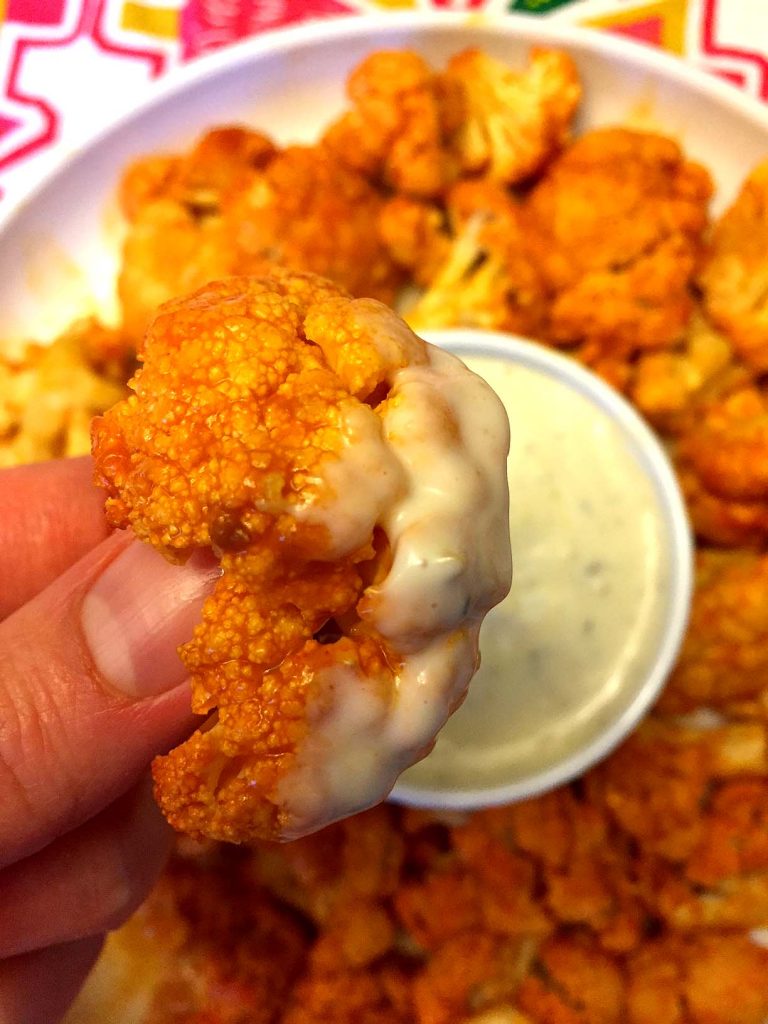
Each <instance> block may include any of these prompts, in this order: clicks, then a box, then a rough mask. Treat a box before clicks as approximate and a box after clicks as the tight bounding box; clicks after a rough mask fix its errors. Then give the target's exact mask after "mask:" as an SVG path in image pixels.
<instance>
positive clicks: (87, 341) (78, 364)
mask: <svg viewBox="0 0 768 1024" xmlns="http://www.w3.org/2000/svg"><path fill="white" fill-rule="evenodd" d="M125 360H126V348H125V345H124V342H123V339H122V336H121V335H120V334H118V333H117V332H115V331H112V330H110V329H109V328H106V327H102V326H101V325H100V324H98V323H97V322H96V321H93V320H84V321H81V322H80V323H76V324H74V325H73V326H72V327H70V328H69V329H68V330H67V331H65V332H64V333H63V334H62V335H61V336H60V337H59V338H57V339H56V340H55V341H53V342H52V343H51V344H50V345H34V344H32V345H27V346H26V347H25V348H24V350H23V351H22V352H19V354H18V355H15V356H12V355H10V354H9V355H7V356H4V357H3V356H0V467H5V466H16V465H20V464H21V463H26V462H40V461H43V460H45V459H55V458H61V457H67V456H72V455H84V454H85V453H86V452H87V451H88V449H89V447H90V425H91V418H92V417H93V416H94V415H95V414H96V413H100V412H102V411H103V410H104V409H106V408H108V407H109V406H110V405H112V404H114V403H115V402H116V401H118V399H120V398H121V397H122V396H123V394H124V393H125V387H124V385H123V383H122V374H123V372H124V371H125V369H126V366H125Z"/></svg>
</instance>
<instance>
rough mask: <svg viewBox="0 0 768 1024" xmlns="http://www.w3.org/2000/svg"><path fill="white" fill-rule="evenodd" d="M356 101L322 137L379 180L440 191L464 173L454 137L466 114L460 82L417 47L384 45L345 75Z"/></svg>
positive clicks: (404, 189) (408, 189)
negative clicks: (441, 72) (437, 70)
mask: <svg viewBox="0 0 768 1024" xmlns="http://www.w3.org/2000/svg"><path fill="white" fill-rule="evenodd" d="M347 95H348V96H349V99H350V100H351V102H352V109H351V110H349V111H347V112H346V113H345V114H343V115H342V116H341V117H340V118H339V119H338V120H337V121H335V122H334V123H333V124H332V125H331V126H330V127H329V128H328V129H327V130H326V131H325V133H324V135H323V144H324V145H325V146H326V147H327V148H328V149H329V150H330V152H331V153H333V154H334V156H335V157H336V158H337V159H338V160H339V161H341V162H342V163H344V164H345V165H346V166H347V167H350V168H352V169H353V170H355V171H357V172H359V173H360V174H363V175H365V177H366V178H368V179H369V180H370V181H372V182H374V183H375V184H376V185H379V186H383V187H386V188H389V189H392V190H393V191H396V192H400V193H405V194H406V195H409V196H421V197H433V196H438V195H440V193H441V192H442V191H443V189H444V188H445V187H446V186H447V185H449V184H450V183H451V182H452V181H454V180H455V179H456V177H457V175H458V166H457V162H456V159H455V157H454V156H453V154H452V153H451V152H450V150H449V148H448V140H449V138H450V136H451V134H452V133H453V132H454V131H455V129H456V127H457V126H458V124H459V121H460V119H461V117H462V116H463V100H462V96H461V94H460V92H459V91H458V90H457V88H456V86H455V85H454V83H452V82H451V81H450V80H448V79H446V78H445V77H442V76H439V75H437V74H435V73H434V72H433V71H432V69H431V68H430V66H429V65H428V64H427V62H426V61H425V60H424V58H423V57H421V56H420V55H419V54H417V53H414V52H413V51H411V50H381V51H378V52H376V53H372V54H371V55H370V56H369V57H367V58H366V59H365V60H363V61H362V62H361V63H360V64H359V65H358V66H357V67H356V68H355V70H354V71H353V72H352V74H351V75H350V76H349V79H348V80H347Z"/></svg>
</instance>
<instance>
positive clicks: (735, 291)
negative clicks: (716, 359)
mask: <svg viewBox="0 0 768 1024" xmlns="http://www.w3.org/2000/svg"><path fill="white" fill-rule="evenodd" d="M767 250H768V161H766V162H765V163H762V164H760V165H759V166H758V167H756V168H755V169H754V171H753V172H752V173H751V174H750V175H749V177H748V178H747V180H746V181H745V182H744V185H743V186H742V188H741V190H740V192H739V194H738V196H737V197H736V199H735V201H734V202H733V204H732V205H731V207H730V208H729V209H728V210H726V212H725V213H724V214H723V216H722V217H721V218H720V219H719V220H718V221H717V223H716V224H715V226H714V228H713V231H712V236H711V239H710V244H709V252H708V256H707V259H706V262H705V263H704V265H703V267H702V268H701V272H700V274H699V278H698V280H699V285H700V287H701V289H702V291H703V295H704V305H705V307H706V310H707V312H708V313H709V315H710V316H711V317H712V320H713V321H714V322H715V323H716V324H717V325H718V326H719V327H720V328H721V329H722V330H723V331H724V332H725V333H726V334H727V335H728V336H729V337H730V339H731V341H732V342H733V345H734V348H735V349H736V351H737V352H738V353H739V355H740V356H741V358H742V359H743V360H744V362H745V363H748V364H749V365H750V366H751V367H753V369H754V370H756V371H757V372H759V373H764V372H765V371H766V370H768V300H767V299H766V296H768V262H766V258H765V254H766V251H767Z"/></svg>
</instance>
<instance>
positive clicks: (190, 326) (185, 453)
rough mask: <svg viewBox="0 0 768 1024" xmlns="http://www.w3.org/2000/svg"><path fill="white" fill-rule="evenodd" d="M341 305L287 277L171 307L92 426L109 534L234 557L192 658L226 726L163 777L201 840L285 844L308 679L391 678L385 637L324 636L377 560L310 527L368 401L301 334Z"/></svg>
mask: <svg viewBox="0 0 768 1024" xmlns="http://www.w3.org/2000/svg"><path fill="white" fill-rule="evenodd" d="M339 296H340V292H339V290H338V289H337V288H335V287H334V286H333V285H331V284H330V283H327V282H324V281H322V280H320V279H317V278H314V277H311V276H306V275H297V274H289V273H283V274H279V275H277V276H276V277H274V278H273V279H252V280H244V279H238V278H233V279H230V281H228V282H226V283H222V284H219V285H215V286H211V287H210V289H209V290H207V291H206V290H203V291H201V292H198V293H196V294H195V295H193V296H192V298H191V299H188V300H178V301H176V302H172V303H168V304H167V305H166V306H165V307H164V308H163V309H162V311H161V312H160V314H159V315H158V317H157V319H156V320H155V322H154V324H153V327H152V328H151V330H150V331H149V332H148V334H147V337H146V339H145V342H144V346H143V349H142V350H141V351H140V353H139V358H140V359H141V360H142V361H143V367H142V368H141V369H140V370H139V371H138V373H137V374H136V377H135V378H134V381H133V383H132V387H133V390H134V392H135V393H134V394H133V395H132V396H131V397H130V398H129V399H128V400H127V401H126V402H125V403H124V404H122V405H118V406H116V407H115V408H114V409H112V410H111V411H110V412H109V413H107V414H106V415H105V416H104V417H102V418H101V419H100V420H99V421H97V423H96V425H95V432H94V458H95V463H96V468H97V473H98V474H99V476H100V480H101V482H102V483H103V484H104V485H105V486H106V487H107V490H108V495H109V496H108V498H107V503H106V507H107V515H108V518H109V520H110V522H111V523H112V524H113V525H114V526H118V527H126V526H131V527H132V529H133V531H134V533H135V534H136V536H137V537H139V538H140V539H144V540H147V541H149V542H150V543H151V544H153V545H154V546H155V547H157V548H158V549H159V550H161V551H162V552H163V553H164V554H165V555H166V556H167V557H169V558H171V559H172V560H176V561H178V560H183V559H184V558H186V557H187V556H188V555H189V553H190V552H191V551H192V550H194V549H196V548H201V547H211V548H213V549H214V550H216V551H218V552H219V553H220V554H221V567H222V570H223V575H222V577H221V579H220V580H219V581H218V584H217V586H216V589H215V591H214V593H213V594H212V595H211V597H210V598H209V599H208V601H207V602H206V605H205V607H204V610H203V621H202V623H201V624H200V626H198V627H197V629H196V631H195V635H194V636H193V638H192V640H191V641H190V642H189V643H188V644H186V645H185V646H184V647H183V648H182V651H181V654H182V659H183V661H184V663H185V665H186V666H187V668H188V669H189V671H190V674H191V677H192V687H193V708H194V709H195V710H196V711H198V712H199V713H205V712H208V711H210V710H211V709H213V708H214V707H217V708H218V711H217V716H216V718H217V721H216V724H215V726H214V727H213V728H210V729H207V730H206V731H204V732H198V733H196V734H195V735H194V736H192V737H191V738H190V740H188V741H187V743H186V744H184V745H183V747H181V748H178V749H177V750H176V751H174V752H172V753H171V754H170V755H169V756H168V757H166V758H161V759H159V760H158V761H157V763H156V766H155V779H156V783H157V793H158V798H159V800H160V803H161V806H162V807H163V809H164V810H165V812H166V814H167V815H168V816H169V818H170V820H171V821H172V823H173V824H174V825H175V826H176V827H178V828H181V829H184V830H186V831H190V832H192V833H194V834H202V833H203V832H205V833H207V834H211V835H214V836H218V837H221V838H228V839H231V840H234V841H242V840H243V839H247V838H249V837H252V836H254V835H256V834H259V833H261V834H264V835H273V834H277V833H278V832H279V831H280V824H279V821H278V810H277V797H276V794H275V787H276V786H277V785H278V782H279V780H280V778H281V776H282V775H283V774H285V771H286V765H287V763H289V762H291V761H292V759H293V758H295V751H296V747H297V745H298V743H299V741H300V740H301V738H302V737H303V736H304V734H305V733H306V730H307V718H306V715H307V712H306V705H307V700H308V697H307V694H306V692H305V691H306V687H307V684H308V681H309V679H311V677H312V675H313V673H314V672H316V671H319V670H320V669H321V668H322V667H323V666H325V665H335V664H336V663H338V661H339V660H341V661H345V660H349V661H350V663H358V662H359V663H364V662H366V665H365V667H366V669H367V668H368V667H369V666H368V664H367V662H370V661H371V660H372V661H373V662H375V663H376V666H377V669H380V670H383V667H384V658H385V656H384V652H383V650H382V648H381V647H380V646H379V645H378V644H377V642H376V641H375V640H365V639H363V640H362V641H361V642H360V644H359V645H357V644H353V643H352V641H351V640H349V639H347V640H345V641H344V642H343V643H342V644H340V645H339V644H336V645H332V646H326V645H323V644H322V643H320V642H318V641H316V640H314V639H313V634H314V633H315V632H316V631H317V630H318V629H319V628H320V627H321V626H322V625H323V623H324V622H326V621H327V620H328V619H330V618H333V617H334V616H335V615H342V614H344V613H346V612H349V611H351V610H352V609H354V606H355V603H356V601H357V599H358V597H359V595H360V591H361V588H362V583H361V577H360V575H359V573H358V570H357V568H356V565H357V563H359V562H361V561H364V560H366V559H370V558H371V557H372V555H373V550H372V548H370V546H368V544H367V542H368V541H370V537H368V538H365V537H361V538H360V540H361V544H360V545H359V546H358V547H359V550H353V551H352V552H351V553H348V554H345V555H344V556H343V557H342V558H341V559H338V560H337V559H336V557H335V555H336V553H335V552H334V550H333V541H332V538H330V537H329V536H328V531H327V529H326V528H325V527H323V526H321V525H320V524H318V523H316V522H312V514H311V513H312V507H313V504H314V503H317V502H318V500H319V499H321V498H322V497H323V482H322V469H321V467H322V465H323V463H324V462H327V461H328V460H334V459H337V458H338V457H339V456H340V454H341V452H342V450H343V448H344V445H345V441H346V439H345V431H346V430H349V429H350V428H349V426H348V425H347V423H346V422H345V418H344V410H345V407H346V408H347V409H348V410H353V411H355V410H356V407H357V406H359V405H360V403H359V402H357V401H356V400H355V399H354V398H353V397H352V396H351V394H350V391H349V389H348V388H347V387H345V385H344V382H343V380H342V379H341V377H340V376H339V375H338V374H336V373H334V372H333V371H332V370H331V369H330V367H329V366H328V364H327V362H326V361H325V360H324V358H323V355H322V351H321V349H320V348H319V347H318V346H317V345H315V344H312V343H310V342H309V341H307V340H305V338H304V336H303V333H302V327H303V324H304V321H305V319H306V316H307V313H308V311H309V310H310V309H311V308H312V307H313V306H317V305H318V304H321V303H322V302H323V301H327V300H333V299H336V298H338V297H339ZM345 301H346V300H345ZM332 340H334V341H335V339H332ZM379 369H380V370H382V369H383V367H382V366H381V364H380V365H379ZM376 383H378V381H375V380H374V381H372V389H374V388H375V385H376ZM368 415H369V417H371V418H372V419H373V420H374V422H373V423H372V424H371V429H378V428H377V426H376V423H377V421H376V419H375V417H373V414H372V413H371V412H370V410H368ZM150 435H151V440H150V441H149V442H148V441H147V437H148V436H150ZM325 487H326V488H327V484H326V485H325ZM299 509H301V510H302V512H303V511H306V513H307V516H306V520H305V521H302V520H301V519H300V518H299V515H300V514H301V513H299V515H297V511H296V510H299ZM292 510H293V512H292ZM256 792H258V793H259V794H260V798H259V800H257V799H256V797H255V795H254V797H253V799H252V800H249V801H248V802H247V803H246V805H245V806H244V807H243V797H244V796H245V795H246V794H247V793H253V794H255V793H256ZM270 795H271V797H272V799H271V800H270ZM241 808H243V809H241Z"/></svg>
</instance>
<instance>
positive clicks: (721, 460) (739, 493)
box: [679, 385, 768, 501]
mask: <svg viewBox="0 0 768 1024" xmlns="http://www.w3.org/2000/svg"><path fill="white" fill-rule="evenodd" d="M679 451H680V454H681V456H682V457H683V458H684V459H685V460H686V461H687V462H688V463H689V464H690V465H691V467H692V468H693V470H694V472H695V473H696V475H697V476H698V477H699V479H700V480H701V482H702V484H703V485H704V487H705V488H706V489H707V490H708V491H710V492H711V493H712V494H715V495H717V496H718V497H721V498H730V499H732V500H735V501H756V500H765V499H766V498H768V398H767V397H766V395H765V392H764V391H763V389H762V388H761V387H760V386H758V385H754V386H750V387H745V388H740V389H739V390H738V391H735V392H734V393H733V394H729V395H726V396H724V397H723V398H722V399H719V400H716V401H713V402H711V403H709V404H708V406H707V407H706V409H705V410H704V414H703V416H702V417H701V419H700V420H699V422H698V423H697V424H695V425H693V426H692V427H691V429H690V430H689V431H687V432H686V434H685V436H684V437H683V439H682V440H681V442H680V447H679Z"/></svg>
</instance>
